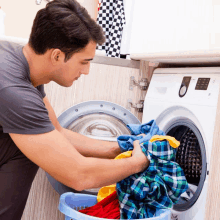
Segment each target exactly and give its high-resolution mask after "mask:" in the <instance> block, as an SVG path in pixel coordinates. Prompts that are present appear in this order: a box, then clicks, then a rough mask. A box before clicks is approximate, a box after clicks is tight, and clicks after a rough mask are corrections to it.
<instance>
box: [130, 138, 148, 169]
mask: <svg viewBox="0 0 220 220" xmlns="http://www.w3.org/2000/svg"><path fill="white" fill-rule="evenodd" d="M133 145H134V150H133V152H132V157H133V158H136V159H137V166H138V167H137V170H138V172H142V171H144V170H145V169H146V168H147V167H148V166H149V164H150V161H149V160H148V158H147V157H146V155H145V154H144V153H143V151H142V150H141V146H140V144H139V140H136V141H134V142H133Z"/></svg>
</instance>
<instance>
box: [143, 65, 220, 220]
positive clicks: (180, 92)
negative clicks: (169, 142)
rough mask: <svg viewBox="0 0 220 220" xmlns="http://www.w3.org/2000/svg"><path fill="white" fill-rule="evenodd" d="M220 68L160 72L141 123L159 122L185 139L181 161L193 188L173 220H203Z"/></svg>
mask: <svg viewBox="0 0 220 220" xmlns="http://www.w3.org/2000/svg"><path fill="white" fill-rule="evenodd" d="M219 83H220V68H219V67H204V68H198V67H197V68H167V69H166V68H161V69H160V68H158V69H156V70H155V71H154V74H153V76H152V79H151V82H150V86H149V88H148V92H147V95H146V97H145V103H144V114H143V121H142V123H146V122H148V121H150V120H151V119H155V120H156V123H157V125H158V126H159V128H160V129H161V130H163V131H164V132H165V133H166V134H167V135H170V136H173V137H175V138H176V139H177V140H179V141H180V146H179V148H178V151H177V154H176V162H177V163H179V164H180V166H181V167H182V169H183V170H184V173H185V176H186V179H187V181H188V183H189V190H187V192H186V193H184V194H182V196H181V199H180V200H179V202H178V203H177V204H176V205H174V207H173V209H172V219H176V220H203V219H204V218H205V204H206V197H207V188H208V181H209V167H210V162H211V160H210V156H211V150H212V143H213V133H214V127H215V119H216V110H217V101H218V94H219Z"/></svg>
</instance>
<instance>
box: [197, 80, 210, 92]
mask: <svg viewBox="0 0 220 220" xmlns="http://www.w3.org/2000/svg"><path fill="white" fill-rule="evenodd" d="M209 82H210V78H198V80H197V83H196V88H195V90H207V88H208V86H209Z"/></svg>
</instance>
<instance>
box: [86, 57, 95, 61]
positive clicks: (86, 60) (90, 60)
mask: <svg viewBox="0 0 220 220" xmlns="http://www.w3.org/2000/svg"><path fill="white" fill-rule="evenodd" d="M91 60H93V58H91V59H85V60H84V61H91Z"/></svg>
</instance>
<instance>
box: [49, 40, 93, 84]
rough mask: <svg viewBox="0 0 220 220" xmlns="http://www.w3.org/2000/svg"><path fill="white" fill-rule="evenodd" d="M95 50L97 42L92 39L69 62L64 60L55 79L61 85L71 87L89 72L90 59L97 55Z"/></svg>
mask: <svg viewBox="0 0 220 220" xmlns="http://www.w3.org/2000/svg"><path fill="white" fill-rule="evenodd" d="M95 50H96V43H95V42H93V41H90V42H89V43H88V44H87V46H86V47H85V48H84V49H83V50H81V51H80V52H78V53H74V54H73V55H72V57H71V58H70V59H69V60H68V61H67V62H64V61H63V62H62V64H61V65H60V66H59V69H58V70H57V71H56V72H57V74H55V76H54V79H53V81H55V82H56V83H58V84H59V85H61V86H65V87H69V86H71V85H72V84H73V82H74V81H75V80H77V79H78V78H79V77H80V75H81V74H85V75H87V74H89V68H90V61H91V60H92V59H93V58H94V56H95Z"/></svg>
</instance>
